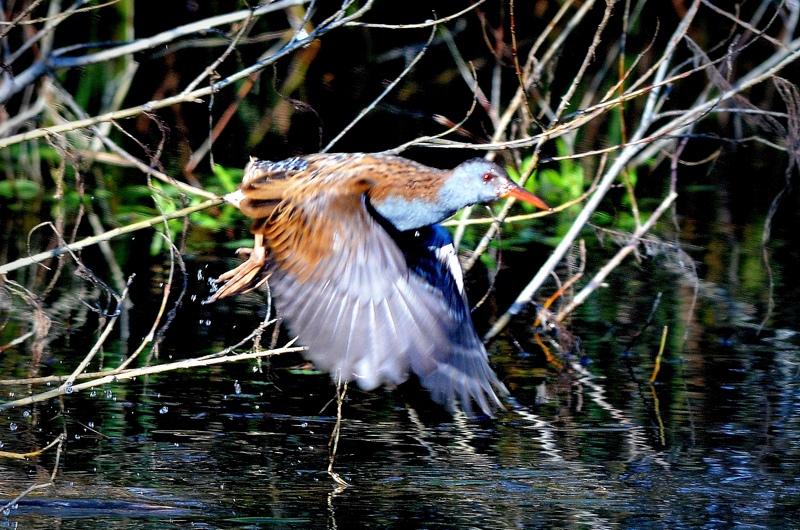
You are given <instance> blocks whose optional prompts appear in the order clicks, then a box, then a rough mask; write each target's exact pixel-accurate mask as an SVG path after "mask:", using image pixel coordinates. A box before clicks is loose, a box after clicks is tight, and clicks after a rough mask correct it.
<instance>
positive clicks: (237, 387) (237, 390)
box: [233, 380, 242, 394]
mask: <svg viewBox="0 0 800 530" xmlns="http://www.w3.org/2000/svg"><path fill="white" fill-rule="evenodd" d="M233 391H234V393H236V394H241V393H242V387H241V385H240V384H239V381H238V380H236V381H234V382H233Z"/></svg>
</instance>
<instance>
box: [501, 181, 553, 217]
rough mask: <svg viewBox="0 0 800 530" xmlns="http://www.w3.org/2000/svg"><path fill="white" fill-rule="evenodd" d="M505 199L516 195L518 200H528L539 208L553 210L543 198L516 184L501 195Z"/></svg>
mask: <svg viewBox="0 0 800 530" xmlns="http://www.w3.org/2000/svg"><path fill="white" fill-rule="evenodd" d="M500 197H502V198H503V199H505V198H507V197H514V198H515V199H517V200H518V201H522V202H527V203H528V204H532V205H534V206H536V207H537V208H539V209H540V210H547V211H552V210H553V209H552V208H550V207H549V206H548V205H547V204H546V203H545V202H544V201H543V200H542V199H540V198H539V197H537V196H536V195H534V194H533V193H530V192H528V191H526V190H525V188H522V187H520V186H517V185H516V184H515V185H513V187H510V188H508V190H506V191H505V192H504V193H503V195H500Z"/></svg>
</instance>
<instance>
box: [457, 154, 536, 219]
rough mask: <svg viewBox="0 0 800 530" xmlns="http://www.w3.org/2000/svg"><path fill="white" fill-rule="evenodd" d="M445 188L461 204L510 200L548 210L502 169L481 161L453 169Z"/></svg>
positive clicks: (463, 164) (474, 161) (476, 159)
mask: <svg viewBox="0 0 800 530" xmlns="http://www.w3.org/2000/svg"><path fill="white" fill-rule="evenodd" d="M445 187H446V188H447V192H448V193H450V194H453V195H454V196H458V197H460V198H461V200H462V202H464V205H467V204H476V203H487V202H491V201H495V200H497V199H505V198H508V197H513V198H515V199H517V200H519V201H523V202H527V203H528V204H532V205H533V206H536V207H537V208H539V209H541V210H551V208H550V207H549V206H548V205H547V204H545V202H544V201H543V200H542V199H540V198H539V197H537V196H536V195H534V194H532V193H530V192H528V191H527V190H525V189H524V188H522V187H521V186H519V185H517V184H516V183H515V182H514V181H513V180H511V177H509V176H508V173H506V171H505V170H504V169H503V168H501V167H500V166H498V165H497V164H495V163H493V162H489V161H488V160H485V159H483V158H473V159H472V160H468V161H466V162H464V163H462V164H460V165H458V166H456V167H455V169H453V173H452V176H451V177H450V179H449V180H448V182H447V183H446V185H445Z"/></svg>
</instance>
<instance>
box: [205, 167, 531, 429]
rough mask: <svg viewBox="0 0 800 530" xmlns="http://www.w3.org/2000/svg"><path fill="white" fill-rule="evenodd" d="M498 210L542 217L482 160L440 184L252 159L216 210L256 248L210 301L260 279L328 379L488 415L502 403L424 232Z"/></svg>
mask: <svg viewBox="0 0 800 530" xmlns="http://www.w3.org/2000/svg"><path fill="white" fill-rule="evenodd" d="M505 196H514V197H517V198H519V199H521V200H526V201H528V202H531V203H533V204H535V205H537V206H539V207H544V208H546V205H544V203H543V202H542V201H541V200H539V199H538V198H536V197H535V196H533V195H530V194H529V193H527V192H525V191H524V190H522V189H521V188H519V187H518V186H516V185H515V184H513V182H511V180H510V179H509V178H508V176H507V175H506V174H505V171H503V170H502V169H501V168H500V167H499V166H497V165H495V164H492V163H491V162H487V161H485V160H480V159H475V160H471V161H468V162H465V163H464V164H461V165H460V166H458V167H456V168H455V169H453V170H450V171H445V170H439V169H433V168H429V167H427V166H423V165H421V164H418V163H416V162H412V161H410V160H407V159H404V158H401V157H397V156H389V155H378V154H361V153H356V154H317V155H308V156H304V157H297V158H292V159H288V160H284V161H280V162H269V161H262V160H256V159H252V160H251V161H250V163H249V164H248V166H247V168H246V169H245V175H244V178H243V180H242V185H241V187H240V190H239V191H238V192H236V193H235V194H232V195H231V196H229V197H228V198H229V200H230V201H231V202H233V203H234V204H237V205H238V206H239V208H240V209H241V210H242V212H244V213H245V214H246V215H248V216H250V217H252V218H254V219H255V220H254V223H253V228H252V230H253V233H254V234H255V236H256V242H255V248H254V250H253V252H252V253H251V255H250V258H249V259H248V260H247V261H246V262H245V263H243V264H242V265H240V266H239V267H237V268H236V269H234V270H233V271H230V272H228V273H226V274H224V275H222V276H221V277H220V278H219V282H220V283H221V284H222V285H221V287H220V289H219V290H218V291H217V292H216V293H214V295H213V296H212V297H211V299H210V300H216V299H219V298H222V297H225V296H229V295H232V294H237V293H240V292H244V291H246V290H250V289H252V288H254V287H256V286H259V285H261V284H263V283H264V282H265V281H266V280H267V279H269V282H270V286H271V288H272V290H273V293H274V294H275V298H276V303H277V307H278V310H279V312H280V314H281V315H282V316H284V317H285V319H286V321H287V323H288V326H289V328H290V329H291V330H292V331H293V332H294V333H297V334H298V336H299V342H300V343H301V344H303V345H305V346H307V347H308V351H307V353H306V356H307V357H308V358H309V359H311V360H312V361H313V362H314V364H315V365H316V366H317V367H318V368H320V369H322V370H326V371H328V372H329V373H331V375H332V376H333V377H334V379H338V378H339V377H341V379H342V380H348V381H351V380H355V381H356V382H357V383H358V384H359V386H361V387H362V388H364V389H367V390H369V389H373V388H375V387H377V386H379V385H381V384H384V383H389V384H400V383H402V382H403V381H405V380H406V379H407V378H408V374H409V370H410V371H413V372H414V373H415V374H416V375H417V376H418V377H419V379H420V381H421V383H422V384H423V386H425V387H426V388H428V389H429V390H430V392H431V395H432V397H433V398H434V399H435V400H436V401H438V402H440V403H443V404H445V405H446V406H448V407H451V408H452V407H453V406H454V404H455V402H456V401H457V400H458V401H460V402H461V404H462V406H463V407H464V408H465V409H466V410H468V411H469V410H470V408H471V404H472V402H473V401H474V402H476V403H477V404H478V405H479V406H480V408H481V409H482V410H483V411H484V412H485V413H486V414H491V413H492V409H493V408H494V407H495V406H496V407H502V403H501V402H500V400H499V398H498V393H499V394H501V395H504V394H505V393H506V389H505V387H504V386H503V384H502V383H500V381H499V380H498V379H497V377H496V376H495V374H494V372H492V370H491V368H490V367H489V364H488V358H487V354H486V350H485V349H484V347H483V345H482V343H481V341H480V339H479V337H478V335H477V334H476V332H475V329H474V327H473V325H472V321H471V319H470V315H469V307H468V305H467V301H466V298H465V296H464V293H463V282H462V281H461V279H460V275H461V270H460V267H459V265H458V261H457V259H455V254H454V252H453V250H452V241H451V240H450V236H449V233H448V232H447V231H446V230H445V229H443V228H441V227H439V226H435V223H438V222H440V221H442V220H444V219H445V218H447V217H449V216H450V215H452V214H453V213H455V211H457V210H458V209H460V208H462V207H464V206H467V205H468V204H473V203H476V202H488V201H489V200H491V199H493V198H499V197H505ZM432 225H433V226H432ZM448 245H449V247H448Z"/></svg>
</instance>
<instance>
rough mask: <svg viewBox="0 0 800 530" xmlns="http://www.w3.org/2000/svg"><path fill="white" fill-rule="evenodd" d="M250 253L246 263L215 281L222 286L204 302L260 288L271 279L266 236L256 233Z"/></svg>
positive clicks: (240, 250) (238, 251) (239, 250)
mask: <svg viewBox="0 0 800 530" xmlns="http://www.w3.org/2000/svg"><path fill="white" fill-rule="evenodd" d="M237 253H242V249H238V250H237ZM249 254H250V256H249V257H248V258H247V260H246V261H245V262H244V263H242V264H241V265H239V266H238V267H236V268H235V269H232V270H229V271H228V272H226V273H225V274H222V275H220V277H219V278H217V279H216V280H215V281H214V283H215V284H218V285H219V284H222V287H220V288H219V289H218V290H217V291H216V292H215V293H214V294H212V295H211V296H210V297H209V298H208V299H207V300H205V302H204V303H211V302H214V301H216V300H219V299H220V298H225V297H228V296H231V295H234V294H242V293H246V292H249V291H252V290H253V289H258V288H259V287H261V286H262V285H264V283H266V281H267V280H268V279H269V272H268V267H267V247H266V245H264V236H262V235H259V234H256V236H255V243H254V245H253V248H252V249H251V250H250V251H249Z"/></svg>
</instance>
